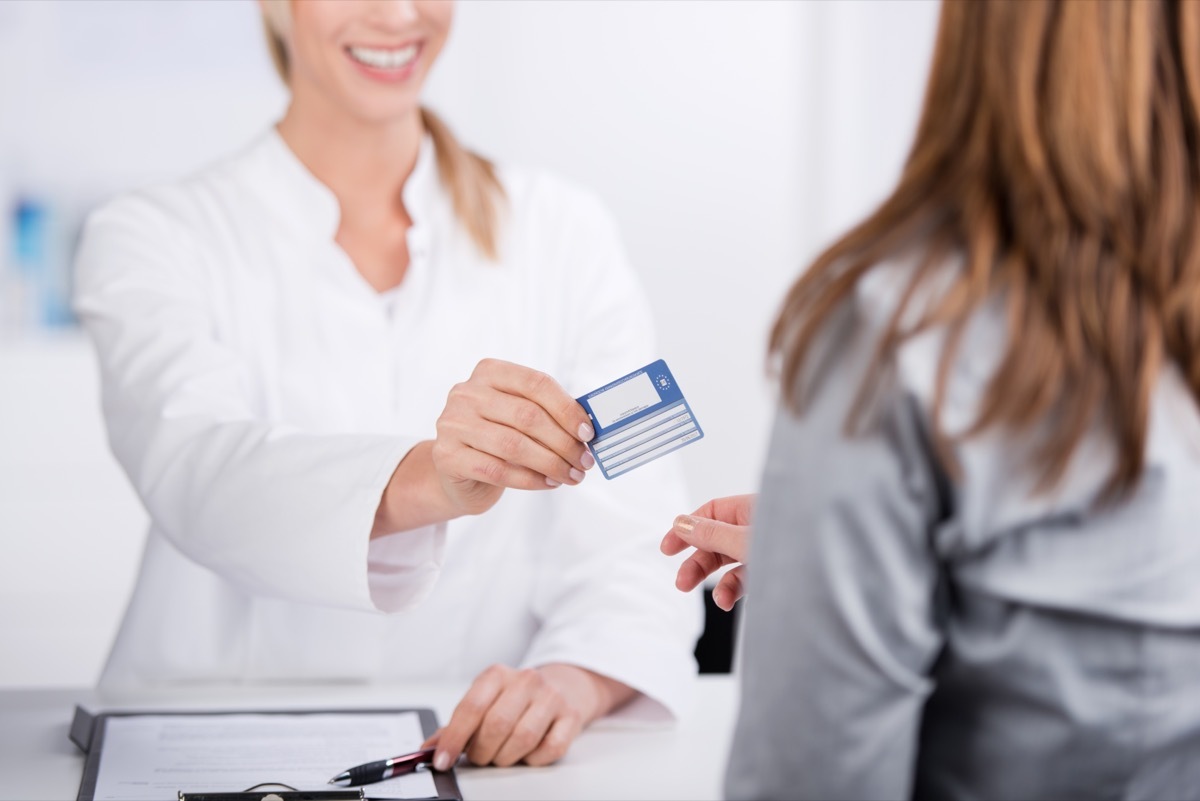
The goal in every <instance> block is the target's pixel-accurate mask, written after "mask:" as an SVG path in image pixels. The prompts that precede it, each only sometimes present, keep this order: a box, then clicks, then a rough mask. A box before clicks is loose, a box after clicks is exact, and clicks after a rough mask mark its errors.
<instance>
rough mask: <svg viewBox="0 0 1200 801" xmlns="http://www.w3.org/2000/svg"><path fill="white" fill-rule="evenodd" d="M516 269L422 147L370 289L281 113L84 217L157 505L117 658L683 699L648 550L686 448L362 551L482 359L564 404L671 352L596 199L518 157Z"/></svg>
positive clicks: (680, 495)
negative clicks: (221, 151)
mask: <svg viewBox="0 0 1200 801" xmlns="http://www.w3.org/2000/svg"><path fill="white" fill-rule="evenodd" d="M500 175H501V180H502V182H503V184H504V186H505V189H506V191H507V193H508V197H509V202H508V210H507V212H506V216H505V218H504V220H505V222H504V225H503V234H502V239H501V249H502V254H501V259H500V261H499V262H498V263H497V262H491V261H488V260H486V259H485V258H484V257H482V256H481V255H480V254H479V253H478V252H477V251H476V249H475V247H474V245H473V244H472V242H471V240H470V239H469V238H468V237H467V235H466V233H465V232H464V230H463V229H462V228H461V227H460V226H459V224H458V223H457V221H456V218H455V216H454V213H453V210H452V207H451V205H450V201H449V197H448V195H447V194H446V193H445V192H444V191H443V188H442V186H441V184H440V182H439V180H438V178H437V174H436V166H435V163H434V153H433V146H432V143H431V142H430V141H429V140H428V139H427V140H426V141H425V143H424V144H423V146H422V149H421V154H420V157H419V159H418V163H417V166H416V169H415V171H414V173H413V175H412V176H411V177H410V179H409V181H408V183H407V185H406V186H405V189H404V195H403V196H404V202H405V205H406V208H407V209H408V211H409V214H410V215H411V217H412V219H413V226H412V228H411V230H410V231H409V234H408V243H409V251H410V256H411V266H410V267H409V270H408V273H407V275H406V277H405V279H404V282H403V284H402V285H401V286H400V287H399V288H398V289H397V290H396V291H395V292H393V293H388V294H385V295H382V296H381V295H379V294H378V293H376V292H374V291H373V290H372V289H371V287H370V286H369V285H368V284H367V283H366V282H365V281H364V280H363V279H362V277H361V276H360V275H359V274H358V272H357V271H356V270H355V268H354V265H353V264H352V263H351V262H350V260H349V259H348V257H347V256H346V254H345V252H344V251H342V250H341V249H340V248H339V247H338V246H337V244H336V243H335V242H334V234H335V232H336V230H337V227H338V219H339V209H338V205H337V201H336V199H335V197H334V196H333V194H332V193H331V192H330V191H329V190H328V189H327V188H326V187H325V186H324V185H322V184H321V183H320V182H318V181H317V180H316V178H314V177H313V176H312V175H311V174H310V173H309V172H308V171H307V170H306V169H305V168H304V167H303V165H302V164H301V163H300V162H299V160H298V159H296V157H295V156H294V154H292V152H291V151H290V150H289V149H288V147H287V145H286V144H285V143H284V142H283V140H282V139H281V138H280V137H279V136H278V134H277V133H276V132H275V131H274V130H272V131H270V132H268V133H267V134H266V135H264V136H263V137H262V138H261V139H260V140H258V141H257V142H256V143H254V144H253V145H252V146H251V147H250V148H248V149H247V150H246V151H245V152H243V153H242V154H240V155H238V156H236V157H234V158H232V159H230V160H228V161H226V162H225V163H222V164H220V165H218V166H216V167H214V168H211V169H209V170H207V171H205V172H203V173H201V174H199V175H198V176H196V177H193V178H191V179H189V180H186V181H182V182H179V183H176V184H173V185H170V186H165V187H161V188H156V189H153V190H148V191H142V192H137V193H133V194H130V195H127V196H124V197H121V198H118V199H117V200H115V201H113V202H111V203H109V204H108V205H106V206H104V207H103V208H101V209H100V210H98V211H97V212H95V213H94V214H93V215H92V216H91V218H90V219H89V220H88V224H87V226H86V230H85V233H84V238H83V241H82V243H81V247H80V252H79V256H78V261H77V277H76V281H77V283H76V307H77V310H78V312H79V314H80V316H81V318H82V320H83V322H84V324H85V325H86V327H87V330H88V332H89V333H90V335H91V337H92V339H93V341H94V342H95V345H96V349H97V352H98V355H99V361H100V369H101V376H102V384H103V397H104V411H105V416H106V419H107V422H108V429H109V438H110V442H111V445H112V449H113V451H114V453H115V454H116V456H117V458H118V460H119V461H120V462H121V464H122V466H123V467H124V469H125V471H126V472H127V474H128V475H129V478H130V480H131V481H132V483H133V485H134V487H135V488H136V490H137V492H138V494H139V495H140V497H141V499H142V501H143V503H144V504H145V506H146V508H147V510H148V511H149V514H150V518H151V521H152V523H151V527H150V531H149V535H148V538H147V542H146V548H145V554H144V557H143V562H142V565H141V570H140V573H139V576H138V580H137V586H136V588H135V590H134V593H133V597H132V601H131V602H130V605H129V608H128V610H127V612H126V614H125V618H124V621H123V623H122V625H121V629H120V632H119V634H118V637H117V640H116V643H115V645H114V646H113V650H112V653H111V655H110V657H109V660H108V663H107V665H106V667H105V670H104V673H103V676H102V678H101V686H103V687H107V688H116V687H128V686H147V685H158V684H171V683H179V682H187V683H194V682H238V683H247V682H251V683H253V682H270V681H297V680H331V681H353V682H389V681H391V682H395V681H404V680H422V679H436V678H473V677H474V676H475V675H477V674H478V673H479V672H480V671H481V670H483V669H484V668H485V667H486V666H488V665H489V664H492V663H496V662H499V663H505V664H509V665H520V666H529V665H538V664H544V663H547V662H569V663H573V664H577V665H581V666H584V667H587V668H589V669H592V670H594V671H597V672H599V673H602V674H604V675H607V676H611V677H613V678H616V679H618V680H620V681H622V682H625V683H626V684H629V685H630V686H632V687H634V688H636V689H638V690H640V691H641V692H642V693H643V694H644V696H645V697H648V698H649V699H652V700H653V701H656V702H658V703H657V704H655V703H650V704H645V703H644V704H642V705H641V708H642V709H644V710H645V711H646V712H648V713H652V712H654V711H662V710H663V709H664V708H665V710H667V711H670V712H677V711H678V710H679V708H680V706H681V704H682V703H683V702H684V700H685V698H686V695H687V693H688V692H689V690H690V685H691V681H690V677H692V676H694V674H695V663H694V660H693V657H692V648H693V646H694V643H695V639H696V636H697V635H698V632H699V627H700V619H701V605H700V602H699V599H698V598H697V597H696V596H695V595H692V596H684V595H682V594H680V593H678V592H677V591H676V590H675V589H674V582H673V573H674V564H673V562H672V560H668V559H666V558H664V557H663V556H661V555H660V554H659V553H658V551H657V544H658V541H659V539H660V538H661V535H662V534H663V533H664V532H665V531H666V530H667V528H668V527H669V526H670V522H671V520H672V518H673V516H674V515H675V514H677V513H678V512H680V511H681V510H684V509H686V508H687V507H688V503H687V499H686V498H685V496H684V492H683V486H682V479H681V473H680V468H679V465H678V463H677V459H678V458H679V457H678V456H675V455H672V456H668V457H666V458H664V459H662V460H660V461H658V462H656V463H655V464H652V465H649V466H647V467H644V468H641V469H639V470H638V471H637V472H635V473H632V474H630V475H628V476H622V477H620V478H618V479H616V480H614V481H611V482H610V481H606V480H605V479H604V478H603V476H601V475H600V473H599V471H598V470H593V471H591V472H590V473H589V475H588V477H587V479H586V480H585V481H584V482H583V484H582V485H581V486H579V487H562V488H559V489H556V490H553V491H550V492H520V491H514V490H510V491H508V492H506V493H505V494H504V496H503V498H502V499H501V500H500V502H499V503H498V504H497V505H496V506H495V507H494V508H493V509H492V510H490V511H489V512H487V513H486V514H484V515H482V516H479V517H471V518H463V519H459V520H454V521H451V522H450V523H449V524H444V525H440V526H431V527H428V528H426V529H424V530H420V531H415V532H407V533H401V534H395V535H392V536H389V537H385V538H382V539H379V540H375V541H373V542H369V540H368V535H369V532H370V529H371V525H372V521H373V517H374V513H375V509H376V507H377V505H378V502H379V498H380V495H381V493H382V491H383V488H384V486H385V485H386V483H387V481H388V478H389V477H390V475H391V473H392V471H393V470H394V469H395V467H396V465H397V464H398V463H399V461H400V459H401V458H402V457H403V456H404V455H405V453H406V452H407V451H408V450H409V448H411V447H412V446H413V444H415V443H416V442H418V441H420V440H423V439H431V438H433V436H434V435H435V428H434V426H435V421H436V419H437V417H438V415H439V413H440V411H441V409H442V408H443V406H444V404H445V400H446V395H447V393H448V391H449V390H450V388H451V387H452V386H453V385H454V384H455V383H457V382H460V381H463V380H465V379H466V378H467V377H468V376H469V375H470V373H471V370H472V369H473V368H474V366H475V365H476V363H477V362H478V361H479V360H480V359H482V358H484V357H496V358H500V359H505V360H508V361H512V362H516V363H519V364H523V365H527V366H530V367H533V368H537V369H539V370H543V371H545V372H547V373H549V374H550V375H553V376H555V377H556V378H557V379H558V380H559V381H560V382H561V383H562V385H563V386H564V387H565V388H566V389H567V391H568V392H570V393H572V395H580V394H583V393H584V392H586V391H588V390H591V389H595V388H597V387H599V386H601V385H603V384H605V383H607V382H609V381H611V380H612V379H613V378H616V377H619V376H621V375H623V374H625V373H626V372H629V371H630V370H633V369H635V368H638V367H641V366H642V365H644V364H647V363H648V362H650V361H652V360H653V359H655V358H657V357H658V356H659V355H660V354H659V353H657V352H656V351H655V347H654V344H653V332H652V325H651V315H650V311H649V307H648V304H647V302H646V300H645V297H644V293H643V291H642V289H641V288H640V286H639V284H638V281H637V279H636V277H635V275H634V273H633V271H632V270H631V269H630V267H629V265H628V264H627V261H626V259H625V257H624V255H623V253H622V250H621V247H620V243H619V239H618V235H617V229H616V227H615V225H614V223H613V221H612V219H611V218H610V216H609V215H608V214H607V213H606V212H605V211H604V209H603V208H602V206H601V205H600V204H599V203H598V202H597V201H596V200H595V199H594V198H593V197H592V196H591V195H589V194H587V193H585V192H583V191H581V190H579V189H577V188H574V187H572V186H569V185H567V184H565V183H564V182H561V181H559V180H555V179H552V178H550V177H547V176H544V175H538V174H533V173H528V172H524V171H519V170H512V169H503V170H501V173H500Z"/></svg>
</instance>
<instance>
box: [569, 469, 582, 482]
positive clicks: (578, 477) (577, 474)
mask: <svg viewBox="0 0 1200 801" xmlns="http://www.w3.org/2000/svg"><path fill="white" fill-rule="evenodd" d="M571 478H572V479H574V480H575V481H583V471H582V470H576V469H575V468H574V467H572V468H571Z"/></svg>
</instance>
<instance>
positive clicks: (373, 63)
mask: <svg viewBox="0 0 1200 801" xmlns="http://www.w3.org/2000/svg"><path fill="white" fill-rule="evenodd" d="M346 52H347V53H349V54H350V58H352V59H354V60H355V61H357V62H358V63H359V64H362V65H363V66H365V67H371V68H372V69H377V70H400V69H404V68H405V67H407V66H408V65H409V64H411V63H413V61H415V60H416V58H417V54H418V53H419V52H421V47H420V45H419V44H410V45H407V46H405V47H397V48H382V47H353V46H351V47H347V48H346Z"/></svg>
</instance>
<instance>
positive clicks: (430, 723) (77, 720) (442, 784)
mask: <svg viewBox="0 0 1200 801" xmlns="http://www.w3.org/2000/svg"><path fill="white" fill-rule="evenodd" d="M399 713H416V714H417V716H418V719H419V720H420V724H421V731H422V733H423V735H424V736H425V737H429V736H430V735H432V734H433V733H434V732H435V731H437V728H438V726H437V715H436V714H435V713H434V711H433V710H432V709H427V708H398V709H298V710H297V709H273V710H261V709H221V710H201V711H195V710H189V711H171V710H146V711H126V710H122V711H112V712H100V713H92V712H90V711H88V710H86V709H84V708H83V707H81V706H76V707H75V716H74V718H73V719H72V721H71V728H70V731H69V736H70V739H71V742H73V743H75V745H76V746H77V747H78V748H79V749H80V750H81V751H83V752H84V753H85V754H86V755H87V759H86V761H85V763H84V767H83V777H82V778H81V779H80V782H79V793H78V795H77V796H76V801H93V799H94V797H95V792H96V783H97V780H98V779H99V775H100V762H101V758H102V757H103V753H104V740H105V735H106V732H107V728H108V723H109V721H111V720H113V719H114V718H131V717H140V716H155V717H172V718H174V717H179V718H181V719H187V718H194V717H209V718H211V717H212V716H221V715H226V716H228V715H266V716H273V715H281V716H296V715H301V716H302V715H350V716H371V715H396V714H399ZM386 756H388V755H387V754H378V755H377V758H385V757H386ZM342 767H343V768H348V767H351V766H350V765H344V766H342ZM430 776H431V777H432V779H433V783H434V787H435V788H436V789H437V795H436V796H433V797H427V798H423V799H422V801H462V792H461V791H460V790H459V789H458V780H457V778H456V776H455V772H454V769H453V768H452V769H450V770H448V771H444V772H441V771H431V772H430ZM266 778H267V779H270V777H266ZM264 781H265V780H264ZM370 788H371V785H365V786H363V787H362V788H361V789H362V790H364V791H365V792H364V797H365V798H368V799H369V798H370V797H371V796H370V795H369V793H370ZM328 789H329V790H335V789H337V788H333V787H330V788H328ZM341 789H342V791H343V792H344V791H345V790H347V789H349V790H350V791H351V792H352V793H354V792H357V791H358V789H359V788H341ZM306 794H307V795H312V794H313V791H309V792H308V793H306ZM239 795H240V794H239ZM263 795H264V793H261V792H258V791H255V792H254V793H248V794H245V798H247V799H251V798H261V797H263ZM278 795H280V796H281V797H284V798H286V797H288V796H289V795H290V794H289V793H286V792H283V793H279V794H278ZM292 797H301V796H299V795H295V796H292ZM316 797H324V796H320V795H318V796H316ZM171 801H174V798H172V799H171Z"/></svg>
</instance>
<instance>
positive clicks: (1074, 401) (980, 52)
mask: <svg viewBox="0 0 1200 801" xmlns="http://www.w3.org/2000/svg"><path fill="white" fill-rule="evenodd" d="M914 244H916V245H919V246H920V247H921V249H922V250H923V251H924V253H925V254H926V255H925V259H924V262H923V264H922V266H921V268H920V269H919V270H917V272H916V274H915V276H914V277H913V279H912V282H911V284H910V285H909V287H908V289H907V291H906V292H905V293H904V295H903V297H902V300H901V303H900V309H899V310H898V311H897V312H896V314H895V316H894V317H893V318H892V322H891V325H890V328H889V330H888V332H887V334H886V336H885V337H884V339H883V341H882V343H881V344H880V346H879V351H878V352H877V354H876V359H875V364H874V365H873V367H872V369H871V370H870V371H869V373H868V376H867V380H866V383H864V390H866V389H867V387H868V386H869V385H870V384H871V383H872V382H873V381H874V380H876V379H877V378H878V375H879V373H880V371H881V369H882V368H883V366H884V365H883V361H882V360H883V359H884V358H886V357H887V355H888V353H889V352H890V351H893V350H894V349H895V348H896V347H897V346H898V345H899V344H900V343H902V342H903V341H904V340H905V339H907V338H908V337H911V336H913V335H914V334H915V333H917V332H919V331H920V330H923V329H926V328H929V327H930V326H935V325H937V326H945V327H946V330H948V332H949V338H948V345H947V347H946V348H945V350H944V351H943V353H942V356H941V359H942V361H941V367H940V370H939V373H938V382H937V388H936V394H935V401H934V409H933V417H934V431H935V433H936V432H938V431H939V430H940V429H939V425H938V417H939V414H940V410H941V407H942V402H943V399H944V396H945V390H946V381H947V376H948V374H949V366H950V363H951V361H952V360H953V359H954V358H955V352H956V350H957V348H958V344H959V342H960V341H961V337H962V333H963V330H964V326H965V325H966V323H967V321H968V318H969V317H970V316H971V315H972V314H973V313H974V312H975V310H977V309H978V308H979V307H980V305H981V304H982V303H983V302H984V301H985V300H987V299H988V298H990V297H993V296H1002V297H1003V298H1004V301H1005V302H1006V303H1007V307H1008V308H1007V312H1008V319H1009V322H1010V325H1009V337H1008V342H1007V344H1006V345H1004V346H1003V347H1004V350H1003V357H1002V359H1001V361H1000V365H999V368H998V370H997V371H996V373H995V375H994V376H993V377H992V379H991V383H990V384H989V386H988V388H987V392H986V395H985V397H984V400H983V405H982V407H981V409H980V411H979V416H978V418H977V419H976V421H975V424H974V426H973V428H972V429H971V431H969V432H968V433H967V434H966V435H965V436H970V435H971V434H973V433H977V432H980V431H982V430H984V429H987V428H991V427H1007V428H1010V429H1013V430H1016V431H1029V430H1030V429H1031V428H1032V427H1034V426H1035V425H1036V424H1038V423H1039V422H1042V421H1045V420H1046V419H1047V418H1052V419H1053V421H1054V423H1055V425H1053V426H1052V427H1051V430H1050V433H1049V434H1048V435H1047V436H1046V438H1045V439H1044V440H1043V441H1040V442H1039V443H1038V451H1037V454H1036V457H1035V461H1036V466H1037V467H1038V468H1039V477H1040V484H1039V486H1040V487H1041V488H1042V489H1043V490H1044V489H1049V488H1050V487H1052V486H1053V485H1055V484H1056V483H1057V482H1058V481H1059V480H1060V479H1061V478H1062V477H1063V475H1064V473H1065V471H1066V469H1067V467H1068V463H1069V460H1070V457H1071V455H1072V453H1073V452H1074V451H1075V449H1076V447H1077V446H1078V445H1079V444H1080V442H1081V440H1082V438H1083V436H1084V434H1085V433H1086V432H1087V430H1088V428H1089V426H1090V425H1091V424H1092V423H1093V422H1099V423H1101V424H1103V425H1104V427H1105V429H1106V431H1107V433H1108V434H1109V436H1110V437H1111V440H1112V442H1113V443H1114V445H1115V446H1116V450H1117V460H1116V463H1115V466H1114V469H1113V471H1112V474H1111V476H1110V477H1109V482H1108V485H1107V487H1106V490H1107V491H1106V496H1107V497H1109V498H1113V497H1115V496H1120V495H1123V494H1125V493H1126V492H1128V491H1130V490H1132V489H1133V488H1134V487H1135V486H1136V484H1137V483H1138V481H1139V479H1140V477H1141V475H1142V470H1143V467H1144V464H1145V454H1144V450H1145V444H1146V431H1147V425H1148V421H1149V417H1150V401H1151V392H1152V390H1153V388H1154V386H1155V382H1156V379H1157V378H1158V375H1159V372H1160V369H1161V368H1162V366H1163V364H1164V363H1166V362H1168V361H1169V362H1173V363H1174V364H1176V365H1177V366H1178V367H1179V370H1180V372H1181V373H1182V374H1183V376H1184V378H1185V380H1186V381H1187V384H1188V386H1189V388H1190V390H1191V393H1192V396H1193V398H1195V399H1200V3H1194V2H1184V1H1182V0H1144V1H1143V2H1129V1H1128V0H1126V1H1125V2H1094V3H1089V2H1071V0H1026V1H1025V2H1010V0H977V1H976V2H952V1H950V2H944V3H943V5H942V11H941V22H940V27H939V31H938V36H937V45H936V48H935V52H934V57H933V67H932V70H931V73H930V77H929V83H928V88H927V90H926V95H925V106H924V110H923V112H922V115H921V121H920V124H919V126H918V130H917V134H916V141H915V142H914V144H913V148H912V151H911V154H910V156H909V159H908V163H907V165H906V167H905V170H904V173H903V175H902V176H901V178H900V182H899V185H898V186H897V187H896V189H895V190H894V191H893V192H892V194H891V196H890V197H889V198H888V199H887V200H886V201H884V203H883V205H882V206H880V208H879V209H878V210H877V211H876V212H875V213H874V214H872V215H871V216H870V217H868V218H867V219H866V220H865V221H863V222H862V223H860V224H859V225H857V226H856V227H855V228H853V229H852V230H851V231H850V232H849V233H847V234H846V235H845V236H844V237H842V238H841V239H840V240H839V241H838V242H836V243H834V244H833V246H831V247H830V248H829V249H828V250H826V251H825V252H824V253H823V254H821V256H819V257H818V258H817V260H816V262H815V263H814V264H813V266H812V267H811V268H810V269H809V270H808V272H807V273H805V274H804V276H803V277H802V278H801V279H800V280H799V281H797V282H796V284H795V285H794V286H793V288H792V290H791V292H790V293H789V294H788V297H787V300H786V301H785V303H784V306H783V310H782V312H781V313H780V315H779V318H778V319H777V321H776V324H775V328H774V332H773V334H772V337H771V348H772V352H773V353H775V354H777V355H779V356H780V357H781V363H782V380H783V382H784V392H785V397H786V399H787V400H788V401H789V402H790V404H791V405H792V406H793V408H799V406H800V398H801V397H802V395H801V391H800V390H799V389H798V388H797V386H796V385H797V381H798V379H799V378H800V377H801V375H802V374H803V372H804V371H803V365H804V363H805V357H806V356H807V355H808V353H809V351H810V349H811V346H812V345H813V343H814V341H815V339H816V337H817V335H818V333H819V332H820V330H821V329H822V327H823V326H824V325H825V324H826V323H827V322H829V321H830V320H831V319H832V315H833V314H834V312H835V311H836V310H837V309H838V307H839V306H840V305H841V304H842V303H843V302H844V301H846V300H847V298H848V297H849V295H850V293H851V292H852V290H853V289H854V286H855V284H856V283H857V282H858V281H859V280H861V279H862V278H863V276H865V275H866V274H867V273H868V272H869V271H870V270H872V269H873V268H874V267H876V266H877V265H879V264H880V263H882V262H884V261H886V260H888V259H889V258H891V257H894V256H897V255H898V254H900V253H901V252H902V251H904V250H905V249H907V248H908V247H910V246H912V245H914ZM951 253H960V254H962V256H963V259H964V263H963V266H962V268H961V269H960V270H959V271H958V272H957V273H956V275H955V277H954V279H953V281H952V282H951V285H950V287H949V291H948V292H946V293H945V294H944V295H943V296H942V297H941V300H940V302H939V303H937V304H935V305H934V307H933V308H931V309H929V310H928V312H927V313H926V314H925V315H924V316H923V318H922V319H921V320H920V321H919V322H918V323H917V324H916V325H915V326H910V325H906V324H902V322H901V321H905V320H908V315H906V313H905V306H907V305H908V304H909V303H910V302H911V301H913V299H914V298H915V297H916V289H917V287H918V285H920V284H921V283H922V282H924V281H926V280H927V279H930V278H932V277H934V276H935V275H937V274H938V271H939V269H940V268H941V266H942V265H944V264H945V257H946V255H947V254H951ZM864 394H865V393H860V396H859V404H857V406H861V404H862V402H863V399H864ZM852 416H853V413H852ZM937 439H938V444H939V446H944V445H945V444H946V441H945V440H944V439H943V438H942V437H941V435H940V434H937ZM939 450H940V451H941V452H942V453H943V455H945V454H946V453H947V450H946V449H945V448H944V447H939ZM946 466H947V467H948V468H950V469H952V470H953V468H954V465H953V464H948V465H946Z"/></svg>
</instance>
